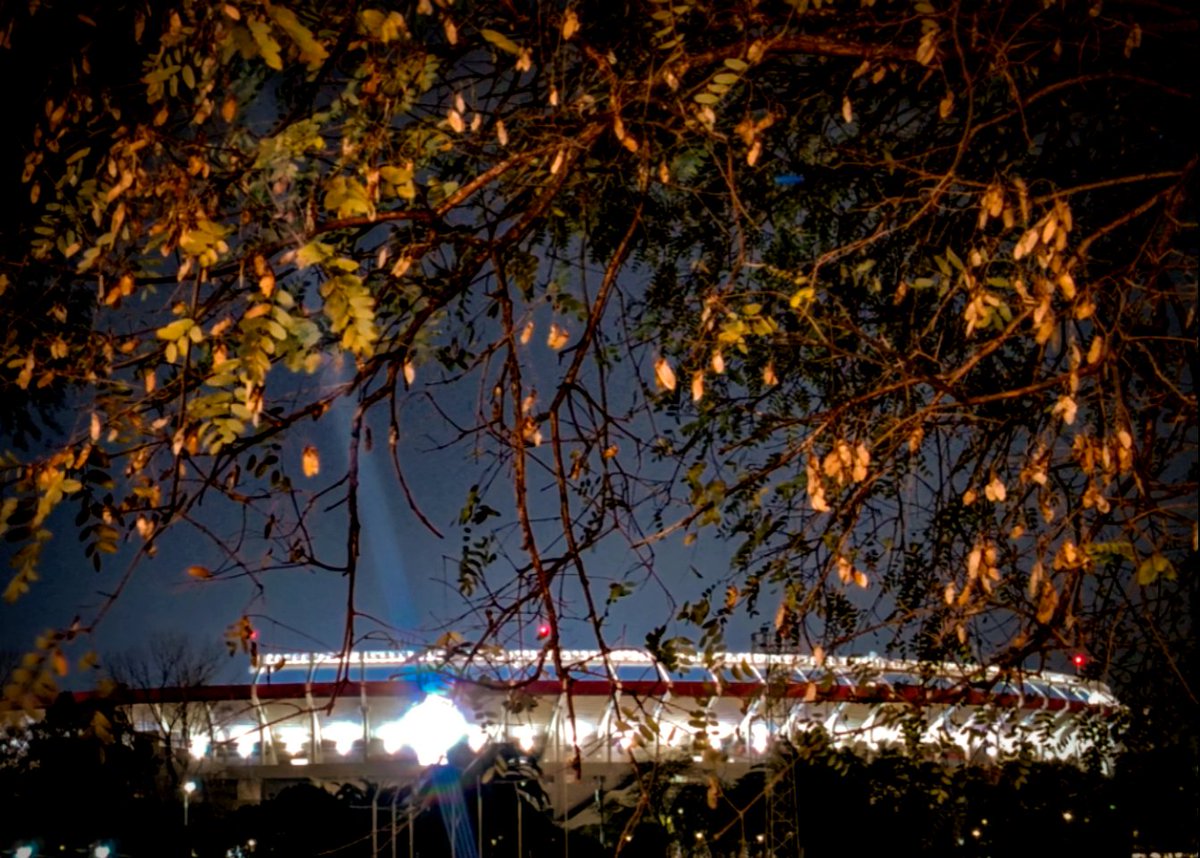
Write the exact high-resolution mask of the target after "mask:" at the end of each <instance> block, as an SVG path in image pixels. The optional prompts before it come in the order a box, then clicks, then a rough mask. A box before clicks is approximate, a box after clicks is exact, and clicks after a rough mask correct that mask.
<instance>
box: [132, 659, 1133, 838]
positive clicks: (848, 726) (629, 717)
mask: <svg viewBox="0 0 1200 858" xmlns="http://www.w3.org/2000/svg"><path fill="white" fill-rule="evenodd" d="M563 663H564V665H565V666H566V668H567V670H566V671H565V672H566V674H567V676H566V677H565V678H560V677H559V676H557V674H556V672H555V670H554V668H553V667H552V665H551V664H550V659H549V657H548V654H547V653H546V652H545V651H544V650H517V651H512V650H508V651H502V650H498V649H480V650H478V651H475V652H473V653H470V654H468V653H466V652H465V651H462V652H449V653H447V652H440V651H439V652H430V653H418V652H406V651H378V652H356V653H352V654H351V655H350V656H349V657H342V656H340V655H338V654H319V653H295V654H284V655H269V656H265V657H263V658H261V659H258V662H257V664H256V666H255V667H253V668H252V670H251V677H250V681H249V682H248V683H246V684H245V685H225V686H206V687H198V688H166V689H154V690H142V691H136V692H131V696H130V698H129V700H130V705H131V708H132V715H133V722H134V726H135V727H136V728H138V729H140V730H143V731H146V732H151V733H155V732H157V733H159V734H160V735H161V734H163V733H166V732H172V731H175V735H173V736H172V745H173V747H175V748H181V749H182V748H187V749H188V755H189V761H188V762H187V764H186V765H187V769H188V772H189V776H194V777H197V778H199V779H201V781H202V782H204V783H205V784H207V785H208V791H209V794H213V792H214V791H215V790H216V789H217V788H218V786H219V788H220V789H221V790H223V791H224V792H225V793H226V794H225V796H224V798H225V799H226V800H229V799H234V800H237V801H241V802H253V801H259V800H261V799H263V798H269V797H271V796H272V795H273V794H275V793H276V792H278V790H279V789H281V788H283V787H284V786H287V785H290V784H292V783H296V782H297V781H309V780H316V781H318V782H324V783H342V782H353V781H364V780H369V781H373V782H376V783H385V784H386V783H406V782H410V781H413V780H415V779H416V778H417V777H418V776H419V775H420V773H421V772H422V771H423V769H424V767H423V766H421V765H420V764H419V763H418V759H417V754H416V753H415V750H414V748H415V747H416V746H418V745H420V743H421V741H422V738H423V737H422V736H420V735H413V732H414V731H413V728H412V727H411V725H409V726H407V727H406V725H405V723H404V722H403V721H402V716H404V714H405V713H406V712H408V711H409V710H411V709H412V708H413V707H414V706H415V705H417V704H418V703H419V702H420V701H422V700H424V699H425V698H426V697H428V696H430V695H443V696H445V697H446V698H448V699H449V700H450V701H452V702H453V703H454V705H455V707H457V709H458V710H459V712H461V713H462V714H463V715H464V716H465V719H466V721H467V722H468V725H467V727H466V735H465V736H463V739H462V741H463V742H465V743H466V745H467V746H468V747H469V748H470V749H472V750H476V751H478V750H480V749H482V748H483V747H484V746H485V745H486V744H488V743H508V744H511V745H515V746H516V747H518V748H519V749H520V750H521V751H522V752H523V753H525V754H528V755H529V756H530V757H534V758H536V759H538V761H539V763H540V765H541V769H542V771H543V772H544V773H545V776H546V781H547V784H546V789H547V792H548V793H549V795H550V797H551V799H552V801H553V803H554V805H555V811H556V815H558V816H560V817H562V816H570V815H571V813H572V812H573V810H574V809H578V808H582V807H586V806H587V805H588V803H589V800H590V798H591V797H592V796H593V794H594V791H595V790H596V788H597V787H598V786H601V787H604V788H606V789H611V788H614V787H619V786H620V785H621V784H622V783H624V782H625V781H627V780H628V778H629V777H630V766H629V762H630V761H631V760H639V761H650V760H656V759H657V760H667V759H682V760H687V759H691V760H692V762H693V763H694V764H695V765H696V766H697V767H704V768H710V769H712V770H715V771H716V772H717V773H718V774H719V775H720V776H721V777H723V778H728V779H733V778H736V777H738V776H740V775H741V774H744V773H745V772H746V771H748V770H749V768H750V767H751V766H753V765H755V764H756V763H759V762H762V761H763V760H764V759H765V758H766V756H767V755H768V754H769V753H770V752H771V745H772V743H773V742H775V741H776V740H777V738H778V737H780V736H790V737H794V736H795V735H796V734H797V733H798V732H800V731H805V730H812V729H817V728H821V729H824V730H825V731H826V732H827V733H828V734H829V735H830V736H831V737H832V739H833V741H834V742H835V743H836V744H839V745H843V746H852V747H854V748H856V749H858V750H860V751H862V752H863V753H872V752H877V751H878V750H880V749H882V748H885V747H888V746H896V745H901V744H903V742H904V738H903V737H904V736H905V735H908V736H909V737H910V740H911V738H916V737H919V741H920V742H921V743H922V744H924V745H927V746H929V749H930V751H931V753H933V754H935V755H939V756H942V757H944V758H951V759H961V760H965V761H977V762H986V761H989V760H994V759H999V758H1002V757H1004V756H1006V755H1009V754H1013V753H1016V752H1017V751H1019V750H1024V751H1026V752H1028V753H1031V754H1032V755H1034V756H1035V757H1038V758H1042V759H1065V760H1075V759H1078V758H1079V757H1080V755H1081V754H1082V753H1084V752H1085V750H1086V749H1087V747H1088V741H1089V740H1088V739H1087V738H1086V736H1095V735H1097V731H1096V730H1094V729H1088V727H1087V725H1093V726H1094V725H1096V724H1103V722H1105V721H1106V720H1107V719H1108V718H1109V716H1111V715H1112V714H1113V712H1114V711H1115V708H1116V706H1117V701H1116V700H1115V699H1114V697H1113V696H1112V694H1111V692H1110V691H1109V690H1108V689H1107V687H1105V686H1104V685H1103V684H1101V683H1098V682H1094V681H1088V680H1085V679H1082V678H1078V677H1073V676H1067V675H1065V674H1057V673H1043V674H1040V675H1021V676H1004V677H1001V676H999V675H998V674H996V673H995V672H994V671H990V672H989V671H976V672H971V671H967V670H964V669H963V668H961V667H958V666H952V665H930V664H918V663H916V662H902V661H895V660H884V659H878V658H860V659H835V658H829V659H827V660H824V661H823V662H822V663H820V664H818V663H816V662H815V661H814V659H813V658H812V657H811V656H805V655H792V654H765V653H724V654H720V655H719V656H718V657H717V658H716V659H715V660H714V662H713V663H712V664H711V665H708V666H706V665H704V664H702V663H700V662H696V661H689V662H685V663H683V664H681V665H678V666H677V669H675V670H668V669H667V668H665V667H664V666H663V665H662V664H660V663H657V662H655V661H654V660H653V659H652V658H651V657H650V656H649V655H648V654H647V653H644V652H640V651H636V650H619V651H612V652H609V653H608V654H607V655H601V654H600V653H597V652H590V651H566V652H564V653H563ZM183 730H186V732H187V735H180V731H183ZM1104 732H1105V731H1104V730H1103V729H1101V730H1100V731H1099V733H1100V734H1103V733H1104ZM576 749H578V755H579V756H578V760H576V757H575V755H576ZM435 753H436V752H435Z"/></svg>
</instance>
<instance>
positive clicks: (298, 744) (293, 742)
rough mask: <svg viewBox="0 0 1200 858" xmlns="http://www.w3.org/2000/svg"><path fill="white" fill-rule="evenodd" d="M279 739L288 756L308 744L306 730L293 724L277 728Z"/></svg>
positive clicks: (294, 754)
mask: <svg viewBox="0 0 1200 858" xmlns="http://www.w3.org/2000/svg"><path fill="white" fill-rule="evenodd" d="M279 741H281V742H283V749H284V750H285V751H287V752H288V755H289V756H293V757H294V756H296V755H297V754H299V753H300V752H301V751H303V750H304V746H305V745H306V744H308V730H306V729H305V728H303V727H299V726H296V725H294V724H292V725H288V726H285V727H280V728H279Z"/></svg>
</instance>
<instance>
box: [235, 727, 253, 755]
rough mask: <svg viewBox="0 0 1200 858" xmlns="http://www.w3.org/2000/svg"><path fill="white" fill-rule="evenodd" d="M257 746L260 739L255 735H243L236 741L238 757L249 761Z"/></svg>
mask: <svg viewBox="0 0 1200 858" xmlns="http://www.w3.org/2000/svg"><path fill="white" fill-rule="evenodd" d="M257 744H258V737H257V736H256V735H254V734H253V733H243V734H242V735H241V736H238V737H237V738H236V739H235V740H234V745H236V746H237V753H238V756H239V757H241V758H242V759H243V760H248V759H250V757H251V756H253V755H254V746H255V745H257Z"/></svg>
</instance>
